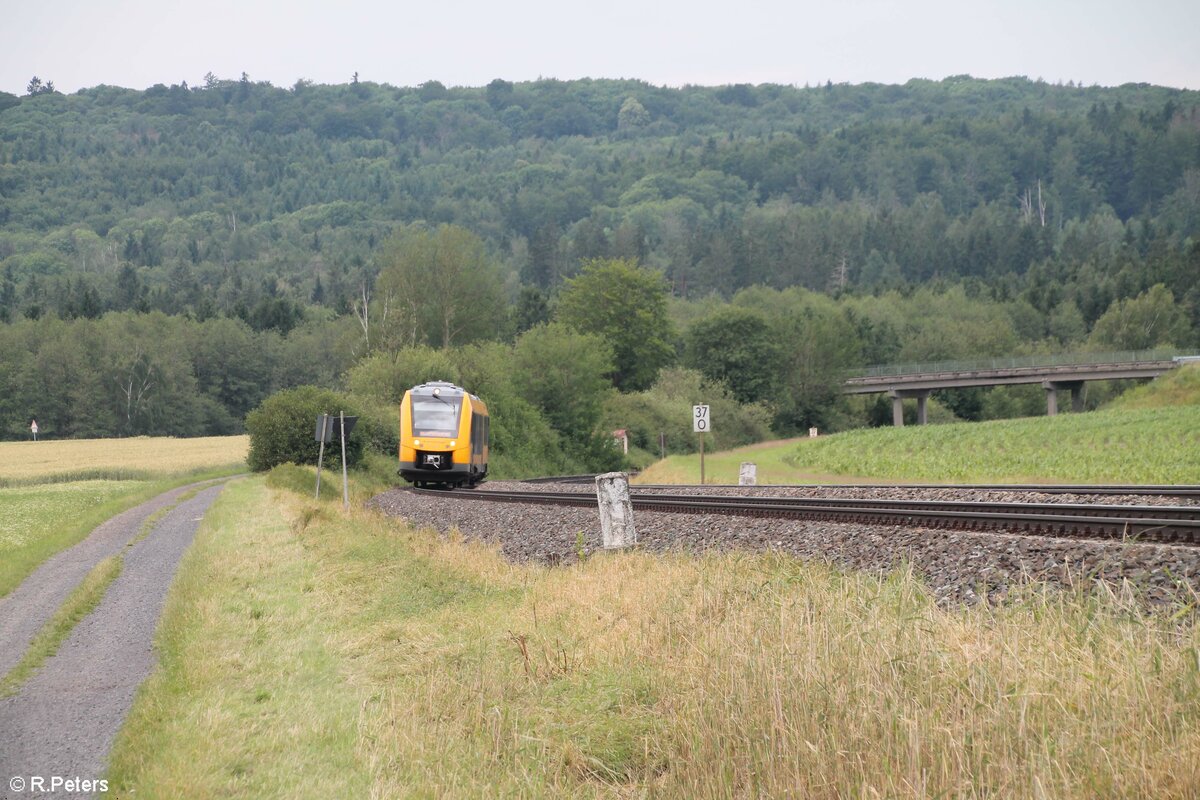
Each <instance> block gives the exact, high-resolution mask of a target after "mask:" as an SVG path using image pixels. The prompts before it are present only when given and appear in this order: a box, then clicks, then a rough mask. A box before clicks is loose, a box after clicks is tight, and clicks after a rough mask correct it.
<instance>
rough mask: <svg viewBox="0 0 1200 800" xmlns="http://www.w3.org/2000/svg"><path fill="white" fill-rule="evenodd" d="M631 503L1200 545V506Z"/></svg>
mask: <svg viewBox="0 0 1200 800" xmlns="http://www.w3.org/2000/svg"><path fill="white" fill-rule="evenodd" d="M410 491H414V492H418V493H420V494H425V495H434V496H437V497H441V498H446V499H453V500H483V501H492V502H508V503H539V504H544V505H566V506H577V507H593V506H595V504H596V497H595V495H594V494H593V493H590V492H507V491H498V490H476V491H457V492H446V491H438V490H427V489H412V490H410ZM630 499H631V502H632V504H633V507H634V508H635V509H642V510H646V511H663V512H670V513H684V514H727V515H734V516H751V517H767V518H783V519H808V520H825V521H833V522H855V523H859V524H874V525H879V524H884V525H898V526H920V527H932V528H955V529H962V530H992V531H1007V532H1018V533H1030V534H1035V535H1046V536H1064V537H1076V538H1096V539H1108V540H1112V539H1118V540H1138V541H1153V542H1159V543H1174V544H1189V545H1197V544H1200V508H1198V509H1191V508H1185V507H1178V506H1101V505H1091V506H1081V505H1078V504H1064V503H987V502H979V503H974V502H959V501H880V500H866V501H855V500H846V499H836V500H830V499H826V498H781V497H772V498H761V497H759V498H748V497H722V496H714V495H654V494H636V493H635V494H633V495H632V496H631V498H630Z"/></svg>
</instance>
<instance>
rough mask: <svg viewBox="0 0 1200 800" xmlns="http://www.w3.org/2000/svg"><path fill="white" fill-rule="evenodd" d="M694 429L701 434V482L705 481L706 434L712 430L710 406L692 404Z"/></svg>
mask: <svg viewBox="0 0 1200 800" xmlns="http://www.w3.org/2000/svg"><path fill="white" fill-rule="evenodd" d="M692 430H693V431H695V432H696V433H698V434H700V483H701V484H702V485H703V483H704V434H705V433H706V432H708V431H710V430H712V420H711V418H710V417H709V416H708V406H692Z"/></svg>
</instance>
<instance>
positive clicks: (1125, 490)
mask: <svg viewBox="0 0 1200 800" xmlns="http://www.w3.org/2000/svg"><path fill="white" fill-rule="evenodd" d="M595 477H596V476H595V475H594V474H590V475H552V476H548V477H544V478H526V479H524V480H523V481H522V482H523V483H534V484H537V483H591V482H592V481H593V480H594V479H595ZM684 486H689V487H691V486H695V487H699V486H701V484H673V483H640V484H635V485H634V486H633V488H636V489H667V490H669V489H679V488H682V487H684ZM703 487H704V488H708V489H744V490H748V491H756V490H761V489H962V490H965V491H993V492H1031V493H1033V492H1036V493H1040V494H1089V495H1091V494H1098V495H1146V496H1155V497H1195V498H1198V499H1200V485H1194V484H1129V483H1127V484H1120V483H1117V484H1098V483H1054V484H1040V483H887V482H882V483H764V484H758V485H756V486H742V485H739V484H736V483H706V484H703Z"/></svg>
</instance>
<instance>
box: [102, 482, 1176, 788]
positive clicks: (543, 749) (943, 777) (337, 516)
mask: <svg viewBox="0 0 1200 800" xmlns="http://www.w3.org/2000/svg"><path fill="white" fill-rule="evenodd" d="M290 480H291V479H290V478H288V479H287V480H285V483H286V482H289V481H290ZM1193 619H1194V618H1193V617H1189V616H1187V615H1186V613H1185V614H1183V615H1180V616H1177V617H1176V618H1175V619H1170V618H1168V617H1166V616H1163V617H1155V618H1147V617H1145V616H1143V615H1142V614H1141V613H1140V612H1138V611H1137V610H1135V606H1134V605H1133V604H1132V600H1131V598H1128V597H1122V596H1110V597H1107V598H1104V597H1096V596H1086V597H1085V596H1080V597H1074V596H1072V595H1070V594H1059V593H1047V594H1044V595H1043V594H1038V593H1036V592H1032V593H1030V594H1028V595H1027V596H1025V597H1024V598H1023V599H1020V600H1017V601H1014V602H1013V603H1012V604H1011V605H1008V606H1005V607H1001V608H989V607H986V606H985V607H975V608H953V609H944V608H939V607H938V606H937V605H936V604H935V603H934V601H933V599H932V598H931V596H930V594H929V592H927V591H926V590H925V589H924V588H923V587H922V586H921V585H920V583H919V582H918V581H916V580H914V579H913V578H912V576H911V575H907V574H896V575H893V576H891V577H888V578H884V579H880V578H875V577H870V576H865V575H845V574H841V573H839V572H836V571H834V570H831V569H829V568H827V567H823V566H819V565H805V564H802V563H800V562H797V561H794V560H791V559H787V558H780V557H772V556H769V555H755V556H747V555H723V556H709V557H702V558H687V557H683V556H677V557H651V556H648V555H643V554H637V553H630V554H621V555H612V554H608V555H603V556H596V557H593V558H591V559H588V560H586V561H584V562H582V563H580V564H577V565H573V566H571V567H567V568H555V569H550V568H543V567H534V566H514V565H511V564H509V563H507V562H505V561H503V560H502V559H501V558H500V556H499V555H498V554H497V553H495V552H494V551H491V550H488V549H485V548H483V547H480V546H476V545H471V544H465V543H461V542H458V541H454V540H448V539H445V538H441V537H438V536H436V535H433V534H431V533H420V532H413V531H411V530H408V529H406V528H405V527H403V526H402V525H400V524H398V523H396V522H395V521H393V520H388V519H385V518H383V517H380V516H377V515H374V514H371V513H367V512H362V511H351V512H349V513H343V512H341V511H340V504H339V503H338V502H337V501H332V502H322V503H320V504H317V503H315V502H314V501H312V500H311V499H310V498H308V497H307V496H304V495H300V494H294V493H290V492H279V491H272V490H271V489H270V488H268V487H267V485H266V484H265V482H264V480H263V479H262V478H254V479H251V480H247V481H242V482H239V483H238V484H235V485H230V486H229V487H228V489H227V490H226V491H225V493H224V494H223V495H222V496H221V498H219V500H218V501H217V503H216V504H215V505H214V507H213V510H212V511H211V512H210V514H209V516H208V517H207V518H206V520H205V522H204V524H203V526H202V528H201V531H200V532H199V534H198V538H197V540H196V544H195V546H194V547H193V548H192V549H191V550H190V551H189V553H188V554H187V555H186V556H185V560H184V563H183V565H182V568H181V571H180V574H179V576H178V579H177V581H176V583H175V585H174V586H173V588H172V590H171V594H170V597H169V599H168V606H167V611H166V614H165V617H164V621H163V624H162V626H161V628H160V633H159V646H160V649H161V653H162V661H161V667H160V669H159V670H157V671H156V672H155V674H154V675H153V676H152V677H151V679H150V680H149V682H148V683H147V684H146V685H145V686H144V687H143V689H142V691H141V692H140V693H139V696H138V698H137V701H136V703H135V706H134V709H133V712H132V714H131V716H130V719H129V721H128V723H127V725H126V727H125V728H124V729H123V730H122V732H121V734H120V736H119V739H118V742H117V746H116V749H115V751H114V758H113V762H112V768H111V771H110V774H109V777H110V778H111V779H112V781H113V783H114V793H116V794H121V795H122V796H124V795H126V794H129V795H131V796H147V797H174V796H190V797H247V798H251V797H252V798H257V797H296V798H304V797H314V798H318V797H319V798H326V797H368V796H369V797H410V796H417V797H435V796H436V797H477V796H489V797H640V796H655V797H681V798H682V797H688V798H690V797H759V796H771V797H782V796H797V797H849V796H854V797H934V796H946V797H967V796H969V797H985V796H995V797H1059V798H1074V797H1079V798H1084V797H1096V796H1116V797H1180V798H1182V797H1195V796H1196V795H1197V794H1198V793H1200V628H1198V627H1197V625H1196V624H1195V623H1194V622H1193V621H1190V620H1193Z"/></svg>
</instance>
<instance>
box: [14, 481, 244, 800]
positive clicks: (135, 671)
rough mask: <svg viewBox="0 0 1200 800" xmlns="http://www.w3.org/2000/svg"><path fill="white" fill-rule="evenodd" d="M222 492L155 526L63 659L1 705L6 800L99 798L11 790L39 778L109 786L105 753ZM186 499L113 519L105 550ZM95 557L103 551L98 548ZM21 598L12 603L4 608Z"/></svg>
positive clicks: (104, 531) (205, 494)
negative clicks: (182, 569) (176, 581)
mask: <svg viewBox="0 0 1200 800" xmlns="http://www.w3.org/2000/svg"><path fill="white" fill-rule="evenodd" d="M185 488H186V487H185ZM222 488H223V487H222V486H221V485H217V486H210V487H208V488H207V489H204V490H202V491H201V492H200V493H199V494H197V495H196V496H195V497H193V498H191V499H189V500H186V501H184V502H182V503H180V504H179V505H178V506H176V507H175V508H174V509H172V510H171V511H170V512H169V513H168V514H166V515H165V516H164V517H163V519H161V520H159V522H158V523H157V524H156V525H155V527H154V530H153V531H152V532H151V534H150V535H149V536H147V537H146V538H145V539H143V540H142V541H140V542H138V543H137V544H135V545H133V546H132V547H130V548H129V549H128V550H127V551H125V555H124V566H123V569H122V570H121V574H120V576H118V578H117V579H116V580H115V581H114V582H113V584H112V585H111V586H110V587H109V589H108V592H107V593H106V594H105V596H104V599H103V600H102V601H101V602H100V605H99V606H98V607H97V608H96V610H95V611H94V612H92V613H91V614H90V615H88V616H87V617H86V618H85V619H84V620H83V621H81V622H80V623H79V625H78V626H76V628H75V630H74V631H72V632H71V635H70V636H69V637H68V638H67V640H66V641H65V642H64V643H63V645H62V647H61V648H59V651H58V653H56V654H55V655H54V656H53V657H52V658H50V659H49V660H48V661H47V662H46V663H45V664H44V665H43V666H42V668H41V669H40V670H38V672H37V673H35V674H34V675H33V676H32V677H31V678H30V679H29V681H28V682H26V683H25V685H24V686H22V687H21V691H20V692H19V693H18V694H16V695H14V696H13V697H9V698H7V699H5V700H0V797H12V798H22V800H24V798H30V797H39V796H46V797H54V798H61V797H76V796H78V797H90V796H93V795H91V794H90V793H80V792H76V793H72V792H65V791H59V792H56V793H53V794H51V793H47V794H45V795H40V794H38V793H36V792H30V791H28V790H27V789H28V784H26V787H25V788H26V791H20V792H18V791H13V788H14V786H13V784H11V783H10V781H12V780H14V779H22V780H25V781H28V780H29V778H30V777H31V776H43V777H45V778H46V780H47V781H49V779H50V777H51V776H61V777H65V778H82V779H99V778H101V777H102V776H103V773H104V769H105V762H106V760H107V757H108V752H109V750H110V748H111V747H112V743H113V740H114V738H115V736H116V733H117V729H118V728H119V727H120V725H121V723H122V721H123V720H124V719H125V715H126V713H127V712H128V711H129V707H130V705H131V703H132V702H133V695H134V692H135V691H136V690H137V687H138V686H139V685H140V684H141V682H142V681H143V680H145V678H146V676H147V675H149V674H150V670H151V669H152V668H153V666H154V664H155V655H154V652H153V638H154V631H155V628H156V627H157V624H158V619H159V616H160V614H161V612H162V607H163V603H164V601H165V599H166V594H167V589H168V587H169V586H170V584H171V580H172V578H173V576H174V574H175V568H176V566H177V565H178V563H179V559H180V558H181V557H182V556H183V553H184V551H185V550H186V549H187V547H188V545H189V544H190V543H191V541H192V537H193V536H194V535H195V533H196V529H197V528H198V527H199V524H200V519H201V518H202V517H203V516H204V513H205V511H207V509H208V507H209V505H210V504H211V503H212V502H213V500H214V499H216V497H217V495H218V494H219V493H220V492H221V489H222ZM181 491H183V490H175V491H174V492H168V493H166V494H165V495H160V496H159V497H157V498H155V499H154V500H151V501H150V502H149V503H146V504H145V505H143V506H139V507H138V508H136V509H133V511H131V512H126V514H123V515H121V516H120V517H117V518H114V520H112V521H110V522H112V523H114V527H113V528H106V526H107V525H109V523H106V525H105V526H101V527H100V528H98V529H97V531H96V534H100V535H101V538H102V540H103V541H104V542H110V541H112V542H116V543H117V544H116V545H115V547H112V548H111V551H110V552H116V551H117V550H120V548H121V547H122V546H124V544H125V543H127V542H128V541H129V540H130V539H131V538H132V537H133V536H135V535H136V534H137V533H138V530H139V528H140V526H141V523H142V521H143V520H145V518H146V517H147V516H148V515H149V514H151V513H153V512H154V511H155V510H157V509H158V508H162V507H164V506H166V505H170V503H171V502H172V501H173V500H174V499H175V498H176V497H177V496H178V494H179V493H180V492H181ZM164 498H165V499H164ZM147 507H149V508H148V510H147ZM135 512H136V513H135ZM122 518H124V519H122ZM118 520H120V521H119V522H118ZM96 534H93V537H95V536H96ZM88 541H91V540H90V539H89V540H88ZM108 546H109V545H107V544H106V545H105V547H108ZM94 547H95V548H96V551H97V552H101V551H103V548H102V547H101V546H100V544H99V543H97V544H95V545H94ZM72 549H73V550H74V549H75V548H72ZM88 552H89V553H91V552H92V551H90V550H89V551H88ZM103 557H104V556H103V555H100V556H98V557H97V558H96V560H97V561H98V560H99V559H100V558H103ZM83 571H84V572H86V569H84V570H83ZM40 572H41V570H39V573H40ZM39 573H35V575H37V574H39ZM31 580H32V577H31ZM26 583H29V580H27V581H26ZM22 586H24V584H22ZM67 591H70V588H68V589H67ZM35 596H36V597H39V598H40V595H35ZM15 597H16V593H14V595H13V596H10V597H9V598H8V600H9V601H12V600H14V599H15ZM38 602H45V601H41V600H39V601H38ZM39 608H40V606H39ZM18 612H21V613H23V609H21V608H20V607H19V606H17V605H16V603H14V602H6V603H5V605H4V606H3V607H2V609H0V613H4V614H5V615H6V616H7V615H9V614H14V613H18ZM51 613H53V612H52V611H51ZM18 657H19V654H18Z"/></svg>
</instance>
